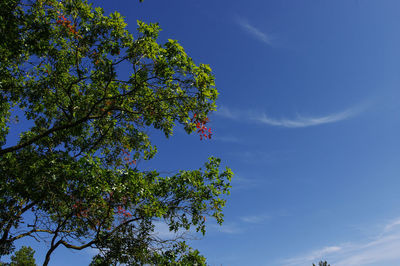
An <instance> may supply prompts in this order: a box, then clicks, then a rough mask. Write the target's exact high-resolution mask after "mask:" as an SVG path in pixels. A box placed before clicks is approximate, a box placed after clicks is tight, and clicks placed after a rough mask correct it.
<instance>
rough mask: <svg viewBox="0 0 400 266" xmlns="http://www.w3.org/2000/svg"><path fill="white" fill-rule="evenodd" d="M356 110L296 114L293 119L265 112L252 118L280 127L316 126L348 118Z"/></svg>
mask: <svg viewBox="0 0 400 266" xmlns="http://www.w3.org/2000/svg"><path fill="white" fill-rule="evenodd" d="M358 112H359V111H358V110H355V109H348V110H345V111H343V112H339V113H334V114H329V115H326V116H315V117H310V116H309V117H306V116H302V115H298V116H297V117H296V118H294V119H287V118H282V119H274V118H271V117H269V116H267V115H266V114H265V113H263V114H260V115H256V116H255V117H254V118H253V119H254V120H256V121H259V122H260V123H263V124H266V125H270V126H280V127H291V128H296V127H310V126H317V125H322V124H329V123H334V122H338V121H342V120H345V119H348V118H350V117H352V116H355V115H356V114H358Z"/></svg>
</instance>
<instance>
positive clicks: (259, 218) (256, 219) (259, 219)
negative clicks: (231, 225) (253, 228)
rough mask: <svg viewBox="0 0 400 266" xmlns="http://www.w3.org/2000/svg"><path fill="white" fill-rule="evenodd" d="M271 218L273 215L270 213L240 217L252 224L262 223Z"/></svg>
mask: <svg viewBox="0 0 400 266" xmlns="http://www.w3.org/2000/svg"><path fill="white" fill-rule="evenodd" d="M270 218H271V217H270V216H268V215H249V216H242V217H240V220H242V221H243V222H245V223H250V224H261V223H264V222H266V221H268V220H269V219H270Z"/></svg>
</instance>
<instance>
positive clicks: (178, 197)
mask: <svg viewBox="0 0 400 266" xmlns="http://www.w3.org/2000/svg"><path fill="white" fill-rule="evenodd" d="M126 26H127V25H126V23H125V22H124V19H123V17H122V16H121V15H120V14H119V13H117V12H115V13H112V14H110V15H108V16H106V15H104V12H103V10H102V9H101V8H98V7H97V8H93V7H92V5H91V4H88V3H87V2H86V1H83V0H62V1H56V0H36V1H29V0H2V1H0V62H1V64H0V79H1V80H0V178H1V180H0V230H1V233H0V255H4V254H9V253H10V252H12V250H13V248H14V242H15V241H17V240H19V239H22V238H24V237H34V238H36V239H38V240H39V239H47V243H48V248H49V249H48V252H47V255H46V258H45V262H44V264H45V265H46V264H48V262H49V260H50V256H51V254H52V252H53V251H54V250H55V249H56V248H57V247H59V246H60V245H62V246H64V247H67V248H72V249H76V250H81V249H84V248H88V247H92V248H97V249H99V250H100V251H101V252H100V253H99V255H98V256H96V257H95V258H94V259H93V262H92V264H93V265H102V264H103V265H104V264H106V265H112V264H115V263H129V264H144V263H154V264H174V263H176V264H195V263H197V264H204V263H205V259H204V258H203V257H202V256H201V255H199V253H198V251H195V250H192V249H191V248H190V247H188V246H187V245H186V243H185V241H184V238H183V237H182V236H181V235H180V234H179V232H181V231H180V230H189V229H190V228H192V227H194V228H195V229H196V230H197V231H201V232H202V233H203V234H204V232H205V225H206V223H205V221H206V219H205V216H207V215H211V216H213V217H215V219H216V220H217V221H218V223H221V222H222V220H223V219H222V218H223V216H222V212H221V211H222V207H223V206H224V204H225V199H224V194H228V193H229V188H230V179H231V177H232V173H231V171H230V170H229V169H226V170H224V171H223V172H220V170H219V166H220V160H219V159H217V158H210V159H209V161H208V162H207V163H206V164H205V167H204V168H203V169H199V170H191V171H183V170H182V171H180V172H178V173H176V174H175V175H172V176H161V175H160V174H159V173H158V172H157V171H150V172H146V171H141V170H140V169H139V167H138V166H137V164H136V162H137V161H138V160H148V159H151V158H152V157H153V156H155V154H156V147H155V146H154V145H152V144H151V142H150V139H149V137H148V135H147V134H146V132H147V130H148V128H155V129H157V130H161V131H162V132H164V134H165V136H166V137H168V136H170V135H172V132H173V128H174V126H176V125H179V124H180V125H182V126H183V127H184V128H185V130H186V131H187V132H188V133H192V132H194V131H198V132H199V133H200V134H201V137H202V138H209V137H211V132H210V131H209V129H207V127H206V125H205V124H206V123H207V121H208V118H207V117H208V115H209V113H210V112H211V111H213V110H215V108H216V106H215V100H216V99H217V96H218V92H217V90H216V88H215V84H214V77H213V75H212V73H211V69H210V67H209V66H208V65H204V64H200V65H196V64H195V63H194V62H193V60H192V59H191V58H190V57H189V56H188V55H187V54H186V53H185V51H184V49H183V48H182V47H181V46H180V45H179V43H178V42H177V41H175V40H168V41H167V42H166V43H165V44H163V45H161V44H159V43H158V42H157V37H158V33H159V31H160V28H159V26H158V25H157V24H146V23H144V22H141V21H138V33H137V34H136V35H135V36H134V35H132V34H131V33H129V32H128V30H127V28H126ZM17 114H20V116H22V117H20V118H18V117H17V116H16V115H17ZM18 119H20V120H21V121H24V122H25V123H30V125H31V127H30V128H29V129H27V130H25V131H24V132H22V133H21V135H20V137H19V140H18V141H17V143H12V141H10V130H11V131H12V130H13V129H12V127H13V126H18ZM156 222H164V223H166V224H167V225H168V226H169V229H170V230H171V231H174V232H177V233H178V234H177V235H176V237H174V238H173V239H161V238H160V237H158V236H157V234H156V232H155V223H156Z"/></svg>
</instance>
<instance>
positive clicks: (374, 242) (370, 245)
mask: <svg viewBox="0 0 400 266" xmlns="http://www.w3.org/2000/svg"><path fill="white" fill-rule="evenodd" d="M399 221H400V218H399V219H397V220H396V221H394V222H392V223H389V224H387V225H386V226H384V227H383V228H382V231H381V232H379V233H378V234H377V236H376V237H374V238H372V239H368V240H365V241H363V242H354V243H351V242H350V243H344V244H340V245H335V246H328V247H324V248H322V249H317V250H314V251H311V252H310V253H308V254H307V255H305V256H299V257H294V258H289V259H285V260H282V261H281V265H287V266H290V265H311V264H312V263H315V262H318V261H320V260H327V261H328V262H329V263H331V265H335V266H358V265H369V264H372V263H374V265H375V264H376V265H386V263H387V262H389V261H391V262H394V261H396V262H397V263H399V262H400V252H399V250H400V222H399Z"/></svg>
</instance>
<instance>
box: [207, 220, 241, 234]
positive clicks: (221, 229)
mask: <svg viewBox="0 0 400 266" xmlns="http://www.w3.org/2000/svg"><path fill="white" fill-rule="evenodd" d="M208 226H209V228H210V229H212V230H213V231H214V232H218V233H223V234H229V235H232V234H240V233H242V232H243V228H242V227H241V226H239V225H238V224H236V223H232V222H231V223H227V222H224V223H223V224H222V225H219V224H217V223H211V224H209V225H208Z"/></svg>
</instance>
